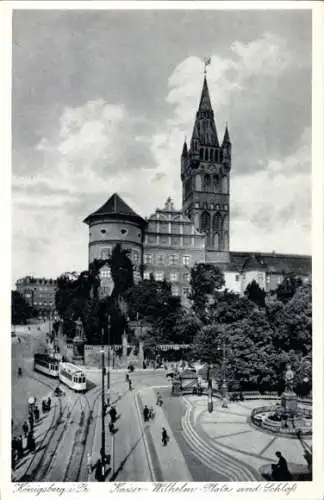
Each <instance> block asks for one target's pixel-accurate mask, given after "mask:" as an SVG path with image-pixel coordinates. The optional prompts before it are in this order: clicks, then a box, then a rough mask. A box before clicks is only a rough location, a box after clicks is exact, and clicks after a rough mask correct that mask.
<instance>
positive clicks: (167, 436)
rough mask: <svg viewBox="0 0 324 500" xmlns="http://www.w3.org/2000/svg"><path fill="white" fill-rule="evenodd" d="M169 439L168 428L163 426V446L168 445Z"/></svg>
mask: <svg viewBox="0 0 324 500" xmlns="http://www.w3.org/2000/svg"><path fill="white" fill-rule="evenodd" d="M168 441H169V435H168V433H167V431H166V428H165V427H162V444H163V446H166V445H167V444H168Z"/></svg>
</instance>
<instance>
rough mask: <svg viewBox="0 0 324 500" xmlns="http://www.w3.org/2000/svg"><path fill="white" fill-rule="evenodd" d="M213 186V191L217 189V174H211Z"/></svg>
mask: <svg viewBox="0 0 324 500" xmlns="http://www.w3.org/2000/svg"><path fill="white" fill-rule="evenodd" d="M213 188H214V191H218V190H219V177H218V176H217V175H214V176H213Z"/></svg>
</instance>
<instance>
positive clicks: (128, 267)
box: [108, 243, 134, 297]
mask: <svg viewBox="0 0 324 500" xmlns="http://www.w3.org/2000/svg"><path fill="white" fill-rule="evenodd" d="M129 253H130V251H129V250H128V249H124V248H122V247H121V245H120V244H119V243H118V244H117V245H116V246H115V247H114V248H113V250H112V253H111V257H110V258H109V259H108V263H109V266H110V269H111V276H112V279H113V282H114V289H113V292H112V296H113V297H119V296H121V295H123V294H124V293H125V292H126V291H127V290H128V289H129V288H131V287H132V286H133V285H134V278H133V264H132V261H131V260H130V258H129Z"/></svg>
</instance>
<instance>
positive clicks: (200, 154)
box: [199, 148, 204, 160]
mask: <svg viewBox="0 0 324 500" xmlns="http://www.w3.org/2000/svg"><path fill="white" fill-rule="evenodd" d="M203 155H204V150H203V148H200V150H199V156H200V159H201V160H203Z"/></svg>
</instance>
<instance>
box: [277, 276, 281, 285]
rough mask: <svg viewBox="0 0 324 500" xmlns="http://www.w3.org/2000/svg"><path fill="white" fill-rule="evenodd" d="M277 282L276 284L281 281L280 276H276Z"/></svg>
mask: <svg viewBox="0 0 324 500" xmlns="http://www.w3.org/2000/svg"><path fill="white" fill-rule="evenodd" d="M277 283H278V285H280V283H281V276H278V278H277Z"/></svg>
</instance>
